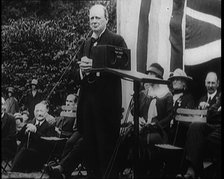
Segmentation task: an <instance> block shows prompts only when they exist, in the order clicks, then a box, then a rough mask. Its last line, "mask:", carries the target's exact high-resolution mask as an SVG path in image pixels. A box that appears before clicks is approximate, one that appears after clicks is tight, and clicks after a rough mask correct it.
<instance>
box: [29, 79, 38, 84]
mask: <svg viewBox="0 0 224 179" xmlns="http://www.w3.org/2000/svg"><path fill="white" fill-rule="evenodd" d="M30 84H31V85H37V84H38V81H37V80H36V79H32V81H31V83H30Z"/></svg>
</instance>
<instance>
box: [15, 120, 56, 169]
mask: <svg viewBox="0 0 224 179" xmlns="http://www.w3.org/2000/svg"><path fill="white" fill-rule="evenodd" d="M35 120H36V119H33V120H32V122H31V123H32V124H35ZM25 130H26V125H25V126H24V127H23V128H22V129H21V131H20V132H19V133H18V134H17V136H18V139H19V140H21V144H20V146H19V149H18V152H17V154H16V156H15V159H14V161H13V164H12V171H14V172H31V171H38V170H40V169H41V168H42V167H43V164H44V163H45V162H46V161H47V159H48V157H49V155H50V152H51V151H52V145H51V144H49V141H45V140H43V139H41V137H50V136H56V132H55V131H54V126H52V125H50V124H49V123H48V122H47V121H46V120H45V121H44V122H43V123H42V124H41V126H40V127H38V128H37V132H36V133H33V132H31V133H30V138H29V145H28V148H27V139H28V135H27V134H25Z"/></svg>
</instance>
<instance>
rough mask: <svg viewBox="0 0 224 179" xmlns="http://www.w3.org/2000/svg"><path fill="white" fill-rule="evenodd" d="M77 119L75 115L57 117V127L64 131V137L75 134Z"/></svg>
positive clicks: (62, 134)
mask: <svg viewBox="0 0 224 179" xmlns="http://www.w3.org/2000/svg"><path fill="white" fill-rule="evenodd" d="M75 120H76V118H74V117H64V116H60V117H57V118H56V127H58V128H59V130H60V131H61V132H62V133H61V136H62V137H70V136H71V135H72V134H73V132H74V130H73V128H74V123H75Z"/></svg>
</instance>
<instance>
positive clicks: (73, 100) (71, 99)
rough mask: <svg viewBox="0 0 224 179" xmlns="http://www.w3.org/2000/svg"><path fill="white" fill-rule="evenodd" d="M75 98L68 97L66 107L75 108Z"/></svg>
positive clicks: (72, 96)
mask: <svg viewBox="0 0 224 179" xmlns="http://www.w3.org/2000/svg"><path fill="white" fill-rule="evenodd" d="M75 98H76V97H75V96H74V95H68V96H67V98H66V103H65V104H66V106H74V105H75Z"/></svg>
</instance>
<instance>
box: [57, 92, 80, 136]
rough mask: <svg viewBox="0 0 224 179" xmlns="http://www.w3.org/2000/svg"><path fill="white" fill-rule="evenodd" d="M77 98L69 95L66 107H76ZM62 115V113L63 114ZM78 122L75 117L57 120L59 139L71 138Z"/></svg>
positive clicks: (62, 117)
mask: <svg viewBox="0 0 224 179" xmlns="http://www.w3.org/2000/svg"><path fill="white" fill-rule="evenodd" d="M76 100H77V97H76V96H75V95H74V94H69V95H68V96H67V98H66V102H65V105H66V106H71V107H74V108H75V107H76V105H77V104H76ZM66 112H71V113H72V112H75V111H72V110H71V111H66ZM61 114H62V113H61ZM75 122H76V117H73V116H63V115H61V116H60V117H57V118H56V125H55V131H56V132H57V133H58V136H59V137H64V138H69V137H70V136H71V135H72V133H73V127H74V124H75Z"/></svg>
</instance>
